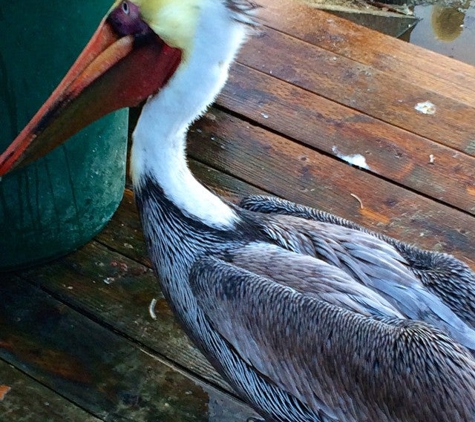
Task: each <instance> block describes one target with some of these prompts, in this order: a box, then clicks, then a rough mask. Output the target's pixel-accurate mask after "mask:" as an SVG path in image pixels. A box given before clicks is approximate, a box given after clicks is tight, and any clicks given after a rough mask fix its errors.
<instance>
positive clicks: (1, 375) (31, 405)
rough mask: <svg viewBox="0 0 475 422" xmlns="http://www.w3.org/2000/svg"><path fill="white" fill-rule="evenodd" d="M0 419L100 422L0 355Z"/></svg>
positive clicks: (24, 421)
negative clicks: (0, 357)
mask: <svg viewBox="0 0 475 422" xmlns="http://www.w3.org/2000/svg"><path fill="white" fill-rule="evenodd" d="M0 383H1V384H2V385H1V386H0V420H2V421H15V422H38V421H48V422H64V421H68V422H99V421H100V419H98V418H95V417H94V416H92V415H90V414H89V413H87V412H86V411H84V410H83V409H81V408H80V407H78V406H76V405H74V404H73V403H71V402H70V401H68V400H66V399H65V398H63V397H62V396H60V395H59V394H57V393H55V392H53V391H52V390H50V389H49V388H47V387H45V386H44V385H42V384H40V383H39V382H37V381H35V380H34V379H32V378H30V377H28V376H27V375H25V374H24V373H22V372H21V371H19V370H18V369H16V368H14V367H12V366H11V365H9V364H8V363H6V362H5V361H3V360H1V359H0Z"/></svg>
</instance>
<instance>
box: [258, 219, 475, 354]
mask: <svg viewBox="0 0 475 422" xmlns="http://www.w3.org/2000/svg"><path fill="white" fill-rule="evenodd" d="M266 230H267V233H268V235H269V237H270V238H271V239H273V240H274V241H276V243H277V244H278V245H279V246H280V247H281V248H285V249H287V250H290V251H293V252H295V253H298V254H307V255H312V256H316V257H318V258H320V259H323V260H325V261H326V262H328V263H329V264H331V265H333V266H335V267H337V268H339V269H341V270H342V271H344V272H346V273H347V274H348V275H349V276H350V277H351V278H352V279H353V280H355V281H357V282H359V283H361V284H363V285H364V286H366V287H368V288H370V289H372V290H373V291H374V292H377V293H378V294H379V295H382V296H383V297H384V298H385V299H386V300H387V301H388V302H389V303H391V304H392V305H393V306H394V307H395V308H396V309H398V310H399V311H401V312H402V313H403V314H404V315H405V316H406V317H408V318H411V319H419V320H422V321H426V322H428V323H431V324H433V325H434V326H436V327H438V328H440V329H442V330H444V331H445V332H446V333H447V334H449V335H451V336H452V337H453V338H454V339H456V340H457V341H459V342H460V343H462V344H463V345H465V346H466V347H468V348H470V349H472V350H475V331H474V330H473V329H472V328H471V327H470V326H468V325H467V324H466V323H465V322H464V321H462V319H460V317H459V316H458V315H457V314H455V313H454V311H453V310H452V309H450V308H449V306H447V305H446V304H445V303H444V302H443V301H442V299H441V298H440V297H439V296H437V295H435V294H434V293H432V292H430V291H428V290H426V289H425V288H424V286H423V284H422V282H421V281H420V280H419V279H418V278H416V276H415V275H414V273H412V272H411V271H410V270H409V269H408V267H407V262H406V261H405V259H404V258H403V257H402V256H401V255H400V254H399V253H398V251H397V250H396V249H395V248H394V247H393V246H391V245H390V244H388V243H386V242H384V241H383V240H381V239H379V238H377V237H374V236H372V235H371V234H369V233H366V232H363V231H358V230H353V229H351V228H347V227H342V226H337V225H334V224H329V223H322V222H318V221H303V220H301V219H299V218H296V217H292V216H286V215H277V216H272V217H269V220H268V224H267V225H266ZM302 239H305V243H304V242H303V241H302ZM302 245H305V247H302ZM310 245H312V246H313V250H312V252H311V253H308V251H309V250H311V247H310ZM322 251H323V252H322ZM330 255H331V260H328V259H327V257H328V256H330Z"/></svg>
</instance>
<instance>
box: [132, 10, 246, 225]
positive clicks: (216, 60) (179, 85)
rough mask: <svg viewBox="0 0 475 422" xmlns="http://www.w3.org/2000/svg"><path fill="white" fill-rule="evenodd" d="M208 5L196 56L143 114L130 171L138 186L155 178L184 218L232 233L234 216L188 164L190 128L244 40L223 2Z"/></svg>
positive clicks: (201, 19) (200, 24)
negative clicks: (202, 183)
mask: <svg viewBox="0 0 475 422" xmlns="http://www.w3.org/2000/svg"><path fill="white" fill-rule="evenodd" d="M207 4H208V6H207V7H206V8H205V9H203V10H202V11H201V13H200V17H199V22H198V25H197V30H196V33H195V43H194V46H193V49H192V51H191V52H190V54H188V55H187V56H186V58H185V60H184V61H183V62H182V63H181V64H180V66H179V67H178V69H177V70H176V72H175V74H174V75H173V77H172V78H171V79H170V81H169V82H168V84H167V85H166V86H165V87H164V88H163V89H162V90H161V91H160V92H159V93H158V94H157V95H155V96H154V97H151V98H150V99H149V100H148V101H147V103H146V104H145V106H144V108H143V110H142V114H141V116H140V119H139V121H138V123H137V127H136V129H135V131H134V135H133V139H134V145H133V148H132V160H131V172H132V179H133V183H134V185H135V186H136V187H139V186H140V183H141V180H143V176H144V175H147V174H148V175H152V176H153V177H154V178H155V179H156V181H157V182H158V183H159V184H160V186H161V188H162V189H163V191H164V193H165V195H166V196H167V198H168V199H169V200H171V201H173V202H174V203H175V205H176V206H178V207H179V208H180V209H181V210H182V211H183V212H184V213H186V214H187V215H189V216H191V217H193V218H197V219H199V220H201V221H202V222H204V223H206V224H208V225H210V226H212V227H216V228H230V227H232V226H233V224H234V223H235V222H236V220H237V216H236V214H235V212H234V211H233V210H232V209H231V208H230V207H229V206H228V205H226V204H225V203H224V202H223V201H222V200H221V199H220V198H218V197H217V196H215V195H214V194H212V193H211V192H210V191H208V190H207V189H206V188H205V187H204V186H202V185H201V184H200V183H199V182H198V181H197V180H196V179H195V178H194V177H193V175H192V174H191V172H190V170H189V168H188V165H187V162H186V134H187V131H188V127H189V125H190V124H191V123H192V122H193V121H194V120H195V119H197V118H198V117H199V116H200V115H201V114H202V113H203V112H204V111H205V110H206V108H207V107H208V105H209V104H210V103H211V102H212V101H213V100H214V99H215V98H216V96H217V95H218V93H219V91H220V90H221V89H222V87H223V86H224V84H225V82H226V79H227V76H228V68H229V65H230V63H231V62H232V60H233V59H234V56H235V54H236V53H237V51H238V49H239V47H240V45H241V43H242V42H243V40H244V39H245V28H244V26H243V25H242V24H239V23H237V22H235V21H233V20H232V19H231V17H230V15H229V11H228V10H227V9H226V7H225V6H224V5H223V4H222V3H221V2H217V1H211V2H208V3H207Z"/></svg>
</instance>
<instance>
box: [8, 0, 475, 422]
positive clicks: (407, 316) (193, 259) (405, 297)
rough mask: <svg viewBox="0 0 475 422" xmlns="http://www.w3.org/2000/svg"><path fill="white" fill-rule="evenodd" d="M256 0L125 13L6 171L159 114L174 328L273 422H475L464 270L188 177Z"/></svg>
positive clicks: (140, 188)
mask: <svg viewBox="0 0 475 422" xmlns="http://www.w3.org/2000/svg"><path fill="white" fill-rule="evenodd" d="M255 9H256V8H255V7H254V5H253V4H252V3H250V2H248V1H245V0H133V1H132V0H119V1H116V2H115V3H114V4H113V6H112V8H111V9H110V10H109V12H108V13H107V15H106V16H105V18H104V19H103V21H102V22H101V23H100V25H99V28H98V29H97V31H96V33H95V34H94V35H93V37H92V39H91V41H90V42H89V43H88V45H87V46H86V47H85V50H84V51H83V53H81V55H80V56H79V58H78V60H77V61H76V63H75V64H74V65H73V67H72V68H71V70H70V71H69V72H68V74H67V75H66V76H65V78H64V79H63V81H62V82H61V83H60V85H59V86H58V88H57V89H56V90H55V91H54V92H53V94H52V96H51V97H50V98H49V99H48V100H47V102H46V103H45V104H44V106H43V107H42V108H41V109H40V110H39V112H38V113H37V114H36V115H35V116H34V117H33V119H32V120H31V122H30V123H29V124H28V125H27V126H26V127H25V129H24V130H23V131H22V132H21V133H20V134H19V136H18V137H17V138H16V140H15V141H14V142H13V143H12V145H11V146H10V147H9V148H8V149H7V150H6V151H5V153H4V154H3V155H2V156H1V157H0V175H1V174H5V173H6V172H9V171H11V170H13V169H14V168H16V167H18V166H21V165H26V164H28V163H29V162H31V161H33V160H34V159H36V158H37V157H39V156H41V155H42V154H45V153H46V152H48V151H49V150H51V149H52V148H54V147H55V146H57V145H58V144H60V143H61V142H63V141H64V140H65V139H67V138H68V137H69V136H71V135H72V134H73V133H74V132H76V131H78V130H79V129H80V128H82V127H83V126H85V125H86V124H88V123H90V122H92V121H93V120H95V119H97V118H98V117H100V116H102V115H104V114H106V113H108V112H110V111H112V110H115V109H117V108H121V107H126V106H132V105H136V104H137V103H139V102H141V101H143V100H146V103H145V105H144V107H143V110H142V113H141V116H140V119H139V121H138V123H137V126H136V128H135V131H134V133H133V147H132V153H131V176H132V180H133V186H134V192H135V198H136V202H137V206H138V209H139V212H140V216H141V221H142V226H143V231H144V234H145V238H146V242H147V246H148V251H149V254H150V258H151V260H152V262H153V266H154V269H155V272H156V274H157V276H158V279H159V282H160V285H161V289H162V291H163V294H164V296H165V297H166V299H167V300H168V302H169V304H170V307H171V308H172V310H173V312H174V314H175V316H176V318H177V320H178V321H179V322H180V323H181V325H182V327H183V329H184V330H185V332H186V333H187V334H188V336H189V337H190V338H191V339H192V341H193V342H194V343H195V345H196V346H197V347H198V348H199V349H200V350H201V351H202V352H203V354H204V355H205V356H206V357H207V359H209V361H210V362H211V364H212V365H213V366H214V367H215V368H216V370H217V371H218V372H219V373H220V374H221V375H222V376H223V378H224V379H225V380H226V381H227V382H228V383H229V384H230V385H231V386H232V388H233V389H234V390H235V392H236V393H237V395H239V396H240V397H241V398H242V399H243V400H244V401H246V402H247V403H248V404H249V405H250V406H252V407H253V408H254V409H255V411H256V412H257V413H258V414H259V415H260V417H262V418H263V419H264V420H265V421H267V422H284V421H292V422H294V421H295V422H300V421H302V422H303V421H313V422H317V421H318V422H320V421H321V422H324V421H325V422H326V421H340V422H343V421H344V422H353V421H355V422H356V421H359V422H361V421H369V422H389V421H391V422H393V421H394V422H395V421H400V422H409V421H418V422H421V421H439V422H440V421H446V422H449V421H450V422H456V421H475V360H474V357H473V353H474V351H475V332H474V326H475V309H474V303H475V302H474V297H475V289H474V286H475V282H474V274H473V273H472V271H471V270H470V268H469V267H468V266H467V265H465V264H464V263H462V262H460V261H458V260H456V259H455V258H454V257H452V256H449V255H446V254H442V253H434V252H428V251H423V250H420V249H418V248H416V247H414V246H411V245H408V244H404V243H401V242H399V241H397V240H394V239H391V238H388V237H385V236H382V235H378V234H375V233H371V232H369V231H367V230H365V229H363V228H361V227H359V226H357V225H355V224H353V223H351V222H349V221H346V220H343V219H340V218H338V217H335V216H333V215H331V214H326V213H324V212H321V211H318V210H314V209H310V208H306V207H304V206H301V205H297V204H293V203H290V202H286V201H283V200H279V199H275V198H269V197H259V196H254V197H250V198H246V199H244V200H243V201H242V202H241V204H240V205H239V206H237V205H233V204H231V203H228V202H226V201H225V200H223V199H221V198H219V197H218V196H216V195H215V194H213V193H212V192H210V191H209V190H208V189H207V188H205V187H204V186H203V185H201V184H200V183H199V182H198V181H197V180H196V179H195V178H194V177H193V175H192V173H191V172H190V170H189V168H188V166H187V162H186V156H185V148H186V134H187V130H188V127H189V125H190V124H191V123H192V122H193V121H194V120H195V119H196V118H197V117H199V116H200V115H201V114H202V113H203V112H204V111H205V110H206V108H207V107H208V106H209V104H210V103H211V102H212V101H213V100H214V99H215V97H216V96H217V94H218V93H219V92H220V90H221V88H222V87H223V85H224V83H225V82H226V79H227V75H228V69H229V66H230V64H231V63H232V61H233V60H234V58H235V56H236V53H237V52H238V50H239V47H240V46H241V45H242V43H243V42H244V41H245V39H246V37H247V36H248V35H249V34H250V32H252V29H251V28H252V27H253V26H255V25H256V23H255V17H254V15H255Z"/></svg>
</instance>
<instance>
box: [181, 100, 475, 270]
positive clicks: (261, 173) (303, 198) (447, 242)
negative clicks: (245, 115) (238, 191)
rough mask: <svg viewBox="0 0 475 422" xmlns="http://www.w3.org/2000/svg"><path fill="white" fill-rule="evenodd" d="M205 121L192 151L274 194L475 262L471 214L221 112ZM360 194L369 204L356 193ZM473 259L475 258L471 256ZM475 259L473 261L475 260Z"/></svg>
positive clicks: (199, 125)
mask: <svg viewBox="0 0 475 422" xmlns="http://www.w3.org/2000/svg"><path fill="white" fill-rule="evenodd" d="M213 115H214V117H213V119H202V120H201V121H200V122H198V123H197V125H196V127H195V128H196V130H195V131H194V133H193V134H192V136H190V138H189V153H190V154H191V156H193V157H197V156H199V157H200V159H201V160H203V162H205V163H206V164H208V165H210V166H213V167H215V168H217V169H220V170H225V171H226V172H228V173H230V174H233V175H234V176H236V177H238V178H240V179H242V180H244V181H250V182H251V183H255V181H256V180H258V181H259V187H260V188H261V189H263V190H265V191H268V192H271V193H272V194H274V195H277V196H281V197H284V198H287V199H290V200H292V201H296V202H300V203H305V204H306V205H310V206H314V207H320V208H322V209H324V210H327V211H330V212H333V213H335V214H337V215H340V216H342V217H344V218H348V219H350V220H353V221H355V222H357V223H359V224H363V225H365V226H367V227H369V228H370V229H372V230H376V231H379V232H384V233H386V234H388V235H390V236H393V237H396V238H398V239H401V240H405V241H408V242H413V243H417V244H419V245H421V246H422V247H425V248H428V249H436V250H444V251H446V252H449V253H454V254H455V255H457V256H459V257H460V258H462V259H464V260H466V261H468V262H469V264H470V261H474V260H475V250H474V248H473V245H474V244H475V243H474V242H475V229H474V227H473V219H472V217H471V216H469V215H468V214H465V213H462V212H459V211H456V210H454V209H452V208H450V207H447V206H444V205H442V204H440V203H438V202H436V201H433V200H430V199H428V198H426V197H423V196H420V195H417V194H415V193H413V192H411V191H408V190H405V189H403V188H401V187H399V186H397V185H394V184H391V183H389V182H387V181H385V180H382V179H379V178H377V177H375V176H373V175H371V174H369V173H368V172H365V171H361V170H358V169H356V168H355V167H351V166H349V165H347V164H345V163H342V162H338V161H336V160H334V159H332V158H330V157H328V156H326V155H323V154H320V153H318V152H316V151H314V150H312V149H310V148H307V147H305V146H302V145H298V144H296V143H294V142H292V141H290V140H288V139H285V138H283V137H281V136H278V135H276V134H273V133H270V132H268V131H266V130H265V129H263V128H260V127H256V126H253V125H251V124H250V123H247V122H243V121H242V120H239V119H238V118H235V117H232V116H229V115H228V114H226V113H224V112H221V111H219V110H216V109H214V110H213ZM352 194H354V195H357V196H358V197H359V198H361V200H362V202H363V204H364V207H363V208H361V207H360V204H359V203H358V201H357V200H356V199H355V198H354V197H353V196H352ZM474 262H475V261H474ZM472 264H473V263H472Z"/></svg>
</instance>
